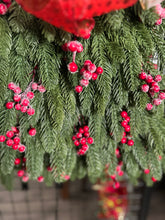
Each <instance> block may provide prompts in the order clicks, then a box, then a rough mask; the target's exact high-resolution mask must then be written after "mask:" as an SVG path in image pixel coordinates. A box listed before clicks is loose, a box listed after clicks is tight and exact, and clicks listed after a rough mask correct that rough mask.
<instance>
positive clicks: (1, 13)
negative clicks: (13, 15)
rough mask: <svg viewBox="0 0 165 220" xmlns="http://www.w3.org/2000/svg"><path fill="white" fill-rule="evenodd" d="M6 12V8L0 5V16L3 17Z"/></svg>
mask: <svg viewBox="0 0 165 220" xmlns="http://www.w3.org/2000/svg"><path fill="white" fill-rule="evenodd" d="M6 12H7V6H6V5H5V4H3V3H0V15H4V14H6Z"/></svg>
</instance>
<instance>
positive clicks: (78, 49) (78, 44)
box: [77, 43, 84, 53]
mask: <svg viewBox="0 0 165 220" xmlns="http://www.w3.org/2000/svg"><path fill="white" fill-rule="evenodd" d="M83 49H84V48H83V45H82V44H81V43H77V53H81V52H82V51H83Z"/></svg>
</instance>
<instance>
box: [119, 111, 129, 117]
mask: <svg viewBox="0 0 165 220" xmlns="http://www.w3.org/2000/svg"><path fill="white" fill-rule="evenodd" d="M120 115H121V117H122V118H126V117H127V116H128V114H127V112H125V111H122V112H121V113H120Z"/></svg>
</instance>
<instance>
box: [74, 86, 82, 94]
mask: <svg viewBox="0 0 165 220" xmlns="http://www.w3.org/2000/svg"><path fill="white" fill-rule="evenodd" d="M75 91H76V92H77V93H80V92H82V91H83V87H82V86H79V85H78V86H76V87H75Z"/></svg>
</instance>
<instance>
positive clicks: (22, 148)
mask: <svg viewBox="0 0 165 220" xmlns="http://www.w3.org/2000/svg"><path fill="white" fill-rule="evenodd" d="M18 150H19V152H20V153H23V152H25V150H26V147H25V146H24V145H18Z"/></svg>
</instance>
